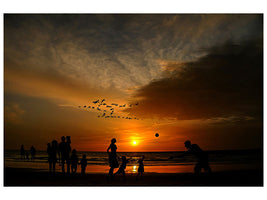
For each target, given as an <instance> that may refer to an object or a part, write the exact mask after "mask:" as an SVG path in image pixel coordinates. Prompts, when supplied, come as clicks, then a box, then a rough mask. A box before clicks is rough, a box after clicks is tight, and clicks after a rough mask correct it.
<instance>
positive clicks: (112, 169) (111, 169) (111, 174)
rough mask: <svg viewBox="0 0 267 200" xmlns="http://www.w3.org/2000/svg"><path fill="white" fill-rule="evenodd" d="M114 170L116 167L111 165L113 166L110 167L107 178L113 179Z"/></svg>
mask: <svg viewBox="0 0 267 200" xmlns="http://www.w3.org/2000/svg"><path fill="white" fill-rule="evenodd" d="M113 171H114V168H113V167H111V168H110V169H109V172H108V177H107V178H109V177H111V180H113Z"/></svg>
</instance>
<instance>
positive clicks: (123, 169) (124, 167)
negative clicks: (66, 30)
mask: <svg viewBox="0 0 267 200" xmlns="http://www.w3.org/2000/svg"><path fill="white" fill-rule="evenodd" d="M121 160H122V163H121V165H120V168H119V169H118V171H117V172H116V173H115V175H116V174H122V175H123V178H124V180H125V169H126V165H127V163H128V162H129V159H128V160H127V159H126V157H125V156H122V157H121Z"/></svg>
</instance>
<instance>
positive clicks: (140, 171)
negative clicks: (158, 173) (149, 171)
mask: <svg viewBox="0 0 267 200" xmlns="http://www.w3.org/2000/svg"><path fill="white" fill-rule="evenodd" d="M144 159H145V156H142V157H141V158H140V159H139V160H138V161H137V162H138V163H139V167H138V174H137V176H136V180H138V176H140V178H141V179H143V173H144Z"/></svg>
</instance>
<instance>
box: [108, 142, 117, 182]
mask: <svg viewBox="0 0 267 200" xmlns="http://www.w3.org/2000/svg"><path fill="white" fill-rule="evenodd" d="M115 143H116V139H115V138H113V139H112V140H111V144H110V145H109V147H108V149H107V152H108V155H109V166H110V169H109V173H108V178H109V177H110V176H111V179H113V171H114V168H118V167H119V163H118V160H117V153H116V151H117V146H116V144H115ZM109 150H111V152H109Z"/></svg>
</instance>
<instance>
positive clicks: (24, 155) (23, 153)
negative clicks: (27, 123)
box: [20, 145, 36, 161]
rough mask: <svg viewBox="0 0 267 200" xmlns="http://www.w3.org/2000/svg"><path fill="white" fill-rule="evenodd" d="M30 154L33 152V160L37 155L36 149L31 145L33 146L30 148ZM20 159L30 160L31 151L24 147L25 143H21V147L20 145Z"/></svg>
mask: <svg viewBox="0 0 267 200" xmlns="http://www.w3.org/2000/svg"><path fill="white" fill-rule="evenodd" d="M30 154H31V160H32V161H33V160H34V158H35V155H36V149H35V148H34V147H33V146H31V148H30ZM20 159H23V160H25V159H26V160H30V158H29V153H28V151H26V150H25V149H24V145H21V147H20Z"/></svg>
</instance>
